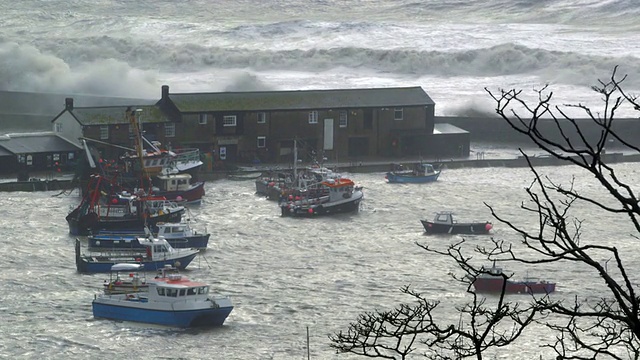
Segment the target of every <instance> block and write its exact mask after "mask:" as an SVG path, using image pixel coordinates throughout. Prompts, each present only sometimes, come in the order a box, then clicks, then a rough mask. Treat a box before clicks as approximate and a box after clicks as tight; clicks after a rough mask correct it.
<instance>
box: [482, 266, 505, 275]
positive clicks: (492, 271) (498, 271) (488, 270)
mask: <svg viewBox="0 0 640 360" xmlns="http://www.w3.org/2000/svg"><path fill="white" fill-rule="evenodd" d="M480 270H481V271H482V272H483V273H486V274H487V275H491V276H501V275H502V268H499V267H496V265H495V264H493V266H491V267H490V268H485V267H484V266H483V267H482V268H480Z"/></svg>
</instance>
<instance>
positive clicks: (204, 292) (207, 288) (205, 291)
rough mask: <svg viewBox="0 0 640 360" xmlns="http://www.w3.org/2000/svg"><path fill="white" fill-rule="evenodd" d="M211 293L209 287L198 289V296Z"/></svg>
mask: <svg viewBox="0 0 640 360" xmlns="http://www.w3.org/2000/svg"><path fill="white" fill-rule="evenodd" d="M208 292H209V287H207V286H201V287H199V288H198V294H206V293H208Z"/></svg>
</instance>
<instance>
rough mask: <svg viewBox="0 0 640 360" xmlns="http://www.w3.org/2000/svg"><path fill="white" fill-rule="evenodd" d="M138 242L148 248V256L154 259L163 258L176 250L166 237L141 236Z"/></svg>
mask: <svg viewBox="0 0 640 360" xmlns="http://www.w3.org/2000/svg"><path fill="white" fill-rule="evenodd" d="M138 242H139V243H140V245H142V246H144V247H145V248H146V253H147V258H150V259H152V260H157V259H163V258H165V257H166V256H167V254H169V253H173V252H175V251H176V250H175V249H174V248H173V247H172V246H171V244H169V242H168V241H167V240H166V239H164V238H154V237H139V238H138Z"/></svg>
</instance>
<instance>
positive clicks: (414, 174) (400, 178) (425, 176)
mask: <svg viewBox="0 0 640 360" xmlns="http://www.w3.org/2000/svg"><path fill="white" fill-rule="evenodd" d="M439 176H440V170H436V169H435V168H434V167H433V165H431V164H425V163H418V164H415V165H414V168H413V169H412V170H405V169H404V168H403V166H402V165H398V164H393V166H392V170H391V171H389V172H387V174H386V175H385V178H386V179H387V182H389V183H410V184H422V183H427V182H432V181H436V180H438V177H439Z"/></svg>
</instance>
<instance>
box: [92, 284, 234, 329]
mask: <svg viewBox="0 0 640 360" xmlns="http://www.w3.org/2000/svg"><path fill="white" fill-rule="evenodd" d="M92 309H93V316H94V317H95V318H101V319H111V320H119V321H134V322H141V323H150V324H157V325H165V326H173V327H180V328H189V327H204V326H222V325H223V324H224V322H225V320H226V319H227V317H228V316H229V314H230V313H231V311H232V310H233V305H232V303H231V300H230V299H229V297H226V296H213V295H211V294H210V287H209V285H207V284H206V283H202V282H196V281H191V280H189V279H188V278H186V277H185V276H184V275H181V274H164V273H163V275H162V276H158V277H156V278H154V279H149V280H148V290H147V291H146V292H132V293H126V294H100V295H96V296H95V298H94V300H93V302H92Z"/></svg>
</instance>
